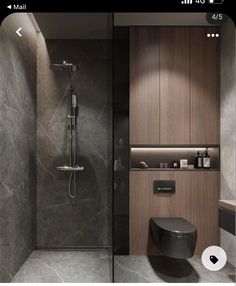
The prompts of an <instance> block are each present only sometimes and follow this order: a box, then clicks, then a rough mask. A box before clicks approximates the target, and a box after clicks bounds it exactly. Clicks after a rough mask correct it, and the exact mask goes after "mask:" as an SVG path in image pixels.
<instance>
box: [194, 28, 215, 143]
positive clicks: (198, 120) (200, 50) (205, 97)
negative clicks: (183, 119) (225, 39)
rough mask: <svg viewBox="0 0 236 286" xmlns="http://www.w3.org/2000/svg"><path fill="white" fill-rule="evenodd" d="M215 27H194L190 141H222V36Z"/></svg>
mask: <svg viewBox="0 0 236 286" xmlns="http://www.w3.org/2000/svg"><path fill="white" fill-rule="evenodd" d="M217 32H218V29H217V28H216V27H193V28H191V144H219V143H220V142H219V137H220V135H219V132H220V126H219V124H220V123H219V120H220V103H219V101H220V97H219V92H220V77H219V38H216V37H214V38H212V37H207V34H208V33H209V34H212V33H217Z"/></svg>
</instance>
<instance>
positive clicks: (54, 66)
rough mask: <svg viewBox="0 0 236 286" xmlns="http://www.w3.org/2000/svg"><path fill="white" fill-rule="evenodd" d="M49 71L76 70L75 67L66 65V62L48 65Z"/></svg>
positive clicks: (70, 64)
mask: <svg viewBox="0 0 236 286" xmlns="http://www.w3.org/2000/svg"><path fill="white" fill-rule="evenodd" d="M50 68H51V70H53V71H69V72H75V71H76V70H77V66H76V65H74V64H72V63H68V62H67V61H63V62H62V63H61V64H51V65H50Z"/></svg>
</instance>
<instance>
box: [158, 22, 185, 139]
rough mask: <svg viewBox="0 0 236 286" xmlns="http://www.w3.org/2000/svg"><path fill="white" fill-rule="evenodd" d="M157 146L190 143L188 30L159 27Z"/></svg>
mask: <svg viewBox="0 0 236 286" xmlns="http://www.w3.org/2000/svg"><path fill="white" fill-rule="evenodd" d="M160 143H161V144H190V28H182V27H162V28H160Z"/></svg>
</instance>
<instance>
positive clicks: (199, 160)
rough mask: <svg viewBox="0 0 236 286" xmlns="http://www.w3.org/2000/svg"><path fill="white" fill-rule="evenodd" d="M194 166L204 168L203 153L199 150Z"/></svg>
mask: <svg viewBox="0 0 236 286" xmlns="http://www.w3.org/2000/svg"><path fill="white" fill-rule="evenodd" d="M194 168H197V169H199V168H202V155H201V153H200V152H199V151H197V154H196V156H195V158H194Z"/></svg>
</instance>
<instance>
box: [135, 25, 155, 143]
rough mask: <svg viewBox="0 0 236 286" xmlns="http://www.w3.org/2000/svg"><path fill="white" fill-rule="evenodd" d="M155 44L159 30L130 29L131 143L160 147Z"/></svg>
mask: <svg viewBox="0 0 236 286" xmlns="http://www.w3.org/2000/svg"><path fill="white" fill-rule="evenodd" d="M158 41H159V30H158V28H155V27H132V28H130V144H159V43H158Z"/></svg>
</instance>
